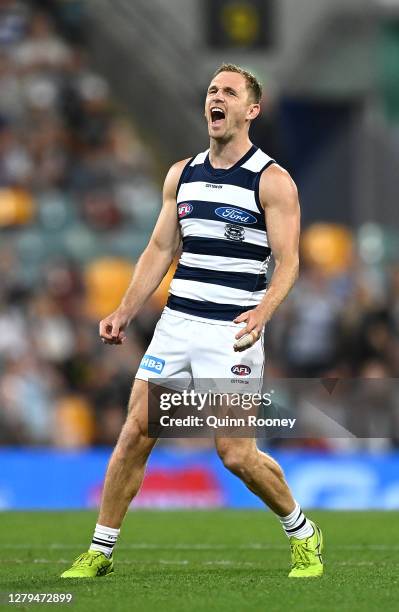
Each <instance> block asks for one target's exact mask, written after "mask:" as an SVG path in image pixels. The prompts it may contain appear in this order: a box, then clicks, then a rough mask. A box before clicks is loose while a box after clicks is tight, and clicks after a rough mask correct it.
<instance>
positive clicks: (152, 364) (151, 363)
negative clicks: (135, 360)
mask: <svg viewBox="0 0 399 612" xmlns="http://www.w3.org/2000/svg"><path fill="white" fill-rule="evenodd" d="M164 366H165V360H164V359H160V358H159V357H153V356H152V355H144V357H143V359H142V360H141V363H140V366H139V367H140V368H143V370H149V371H150V372H155V374H160V373H161V372H162V370H163V369H164Z"/></svg>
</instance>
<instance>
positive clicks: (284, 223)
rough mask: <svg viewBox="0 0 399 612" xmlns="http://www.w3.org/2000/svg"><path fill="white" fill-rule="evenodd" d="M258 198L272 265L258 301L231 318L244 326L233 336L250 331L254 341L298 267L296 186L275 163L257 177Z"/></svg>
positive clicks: (281, 300)
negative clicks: (266, 286)
mask: <svg viewBox="0 0 399 612" xmlns="http://www.w3.org/2000/svg"><path fill="white" fill-rule="evenodd" d="M259 198H260V202H261V204H262V206H263V208H264V211H265V221H266V228H267V235H268V239H269V246H270V248H271V250H272V253H273V257H274V260H275V268H274V272H273V276H272V279H271V282H270V285H269V288H268V290H267V291H266V294H265V296H264V298H263V299H262V301H261V302H260V304H259V305H258V306H257V307H256V308H255V309H254V310H252V311H248V312H245V313H243V314H242V315H241V316H240V317H237V319H235V322H236V323H240V322H242V321H246V323H247V325H246V327H245V328H244V329H242V330H240V332H239V333H238V334H237V335H236V338H240V337H241V336H243V335H244V334H247V333H249V332H253V334H254V338H253V340H254V341H256V340H257V339H258V338H259V336H260V334H261V331H262V329H263V327H264V325H265V324H266V323H267V322H268V321H269V320H270V319H271V317H272V316H273V314H274V312H275V311H276V309H277V308H278V307H279V305H280V304H281V302H283V301H284V299H285V298H286V297H287V295H288V293H289V291H290V290H291V288H292V286H293V285H294V283H295V281H296V279H297V276H298V268H299V256H298V248H299V231H300V209H299V201H298V192H297V188H296V185H295V183H294V181H293V180H292V178H291V177H290V175H289V174H288V172H286V171H285V170H284V169H283V168H281V167H280V166H277V165H275V166H274V165H273V166H271V167H270V168H269V169H267V170H266V171H265V172H264V173H263V174H262V176H261V179H260V185H259Z"/></svg>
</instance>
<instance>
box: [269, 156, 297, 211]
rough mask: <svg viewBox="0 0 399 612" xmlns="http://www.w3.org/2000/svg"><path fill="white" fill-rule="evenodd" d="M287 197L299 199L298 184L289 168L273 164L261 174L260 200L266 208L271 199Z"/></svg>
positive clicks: (284, 198) (285, 198)
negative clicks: (288, 170)
mask: <svg viewBox="0 0 399 612" xmlns="http://www.w3.org/2000/svg"><path fill="white" fill-rule="evenodd" d="M287 199H289V200H294V201H297V200H298V189H297V186H296V184H295V182H294V180H293V179H292V177H291V175H290V173H289V172H287V170H285V169H284V168H282V167H281V166H279V165H278V164H272V165H270V166H269V167H268V168H266V169H265V170H264V171H263V172H262V174H261V177H260V180H259V200H260V202H261V204H262V207H263V208H265V206H266V205H267V204H268V203H269V202H270V201H276V200H287Z"/></svg>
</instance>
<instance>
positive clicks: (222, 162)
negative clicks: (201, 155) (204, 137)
mask: <svg viewBox="0 0 399 612" xmlns="http://www.w3.org/2000/svg"><path fill="white" fill-rule="evenodd" d="M251 147H252V142H251V141H250V140H249V138H248V135H246V136H245V138H243V139H242V140H240V141H237V140H230V141H228V142H221V141H220V140H216V139H215V138H211V141H210V147H209V161H210V162H211V164H212V166H213V168H215V169H221V170H222V169H223V170H228V169H229V168H231V167H232V166H234V164H235V163H237V162H238V160H239V159H241V157H243V156H244V155H245V153H247V151H249V149H250V148H251Z"/></svg>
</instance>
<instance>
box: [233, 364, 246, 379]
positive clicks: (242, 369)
mask: <svg viewBox="0 0 399 612" xmlns="http://www.w3.org/2000/svg"><path fill="white" fill-rule="evenodd" d="M231 371H232V372H233V374H234V375H235V376H249V375H250V374H251V368H250V367H249V366H247V365H243V364H242V363H240V364H239V365H233V367H232V368H231Z"/></svg>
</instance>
